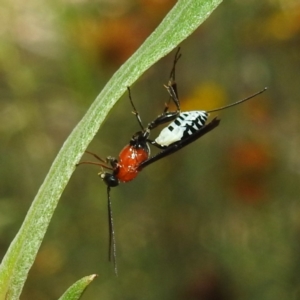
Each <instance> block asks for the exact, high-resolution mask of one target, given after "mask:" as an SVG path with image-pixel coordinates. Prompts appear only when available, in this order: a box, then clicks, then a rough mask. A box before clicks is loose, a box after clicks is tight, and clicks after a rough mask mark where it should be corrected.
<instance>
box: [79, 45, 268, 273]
mask: <svg viewBox="0 0 300 300" xmlns="http://www.w3.org/2000/svg"><path fill="white" fill-rule="evenodd" d="M180 57H181V54H180V48H178V50H177V52H176V54H175V58H174V61H173V67H172V70H171V73H170V77H169V78H170V79H169V81H168V84H167V85H165V88H166V89H167V91H168V94H169V102H170V100H171V101H173V102H174V104H175V106H176V110H175V111H169V102H168V103H167V104H165V108H164V110H163V112H162V114H161V115H159V116H157V117H156V118H155V119H154V120H153V121H151V122H150V123H149V124H148V125H147V126H146V127H144V126H143V124H142V120H141V117H140V115H139V113H138V111H137V109H136V108H135V105H134V103H133V101H132V97H131V91H130V88H129V87H128V88H127V89H128V95H129V100H130V103H131V106H132V108H133V114H134V115H135V117H136V120H137V122H138V124H139V126H140V128H141V130H140V131H137V132H136V133H135V134H134V135H133V136H132V137H131V139H130V141H129V143H128V144H127V145H126V146H125V147H124V148H123V149H122V150H121V152H120V154H119V157H118V159H117V158H115V157H111V156H108V157H107V158H106V159H102V158H101V157H99V156H98V155H97V154H94V153H92V152H90V151H85V152H86V153H87V154H90V155H92V156H93V157H94V158H95V159H97V160H98V161H97V162H96V161H82V162H79V163H78V164H77V166H78V165H81V164H92V165H97V166H100V167H101V169H102V171H101V172H100V173H99V176H100V178H101V179H102V180H103V181H104V183H105V184H106V186H107V199H108V204H107V208H108V228H109V254H108V258H109V261H113V264H114V271H115V274H116V275H117V262H116V241H115V232H114V226H113V215H112V205H111V198H110V190H111V188H112V187H116V186H118V185H119V184H120V183H121V182H124V183H126V182H129V181H131V180H133V179H134V178H135V177H136V176H137V175H138V173H139V172H140V171H141V170H142V169H144V168H145V167H147V166H149V165H151V164H152V163H154V162H156V161H158V160H160V159H162V158H164V157H166V156H168V155H170V154H172V153H175V152H177V151H178V150H180V149H182V148H183V147H185V146H187V145H189V144H190V143H192V142H194V141H196V140H197V139H199V138H200V137H202V136H203V135H205V134H206V133H208V132H210V131H211V130H213V129H214V128H216V127H217V126H218V125H219V123H220V120H219V119H218V118H216V117H215V118H214V119H213V120H212V121H210V122H209V123H207V124H206V122H207V119H208V115H209V113H212V112H216V111H220V110H223V109H226V108H229V107H232V106H235V105H237V104H240V103H242V102H244V101H247V100H249V99H251V98H253V97H255V96H257V95H259V94H261V93H263V92H264V91H265V90H266V89H267V88H264V89H263V90H261V91H259V92H258V93H255V94H253V95H251V96H249V97H247V98H245V99H242V100H240V101H237V102H234V103H232V104H229V105H226V106H223V107H220V108H216V109H212V110H209V111H186V112H181V109H180V101H179V98H178V92H177V84H176V82H175V67H176V64H177V62H178V60H179V58H180ZM170 122H171V123H170ZM166 123H170V124H169V125H167V126H166V127H165V128H163V129H162V131H161V132H160V134H159V135H158V137H157V138H156V139H155V140H151V139H150V133H151V130H153V129H154V128H156V127H158V126H160V125H163V124H166ZM150 146H155V147H157V148H159V149H160V150H161V151H160V152H158V153H157V154H156V155H154V156H150ZM103 169H106V170H109V171H110V172H107V171H104V170H103Z"/></svg>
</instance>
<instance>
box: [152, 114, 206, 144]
mask: <svg viewBox="0 0 300 300" xmlns="http://www.w3.org/2000/svg"><path fill="white" fill-rule="evenodd" d="M207 118H208V113H207V112H206V111H186V112H182V113H180V114H179V116H178V117H177V118H176V119H175V120H174V121H173V122H172V123H171V124H169V125H168V126H167V127H165V128H164V129H163V130H162V131H161V132H160V134H159V136H158V137H157V138H156V139H155V142H156V143H157V144H159V145H161V146H163V147H167V146H169V145H171V144H173V143H175V142H178V141H180V140H183V139H185V138H186V137H188V136H191V135H192V134H193V133H195V132H196V131H198V130H199V129H200V128H201V127H203V126H204V125H205V122H206V121H207Z"/></svg>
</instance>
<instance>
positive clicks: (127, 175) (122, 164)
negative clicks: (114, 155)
mask: <svg viewBox="0 0 300 300" xmlns="http://www.w3.org/2000/svg"><path fill="white" fill-rule="evenodd" d="M148 158H149V152H148V151H146V150H145V149H143V148H139V149H137V148H136V147H134V146H131V145H127V146H125V147H124V148H123V149H122V151H121V152H120V155H119V162H118V169H117V170H118V171H117V174H116V177H117V178H118V179H119V180H120V181H122V182H127V181H130V180H132V179H134V178H135V177H136V176H137V175H138V172H139V171H138V167H139V165H140V164H141V163H142V162H143V161H145V160H146V159H148Z"/></svg>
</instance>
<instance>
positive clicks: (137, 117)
mask: <svg viewBox="0 0 300 300" xmlns="http://www.w3.org/2000/svg"><path fill="white" fill-rule="evenodd" d="M127 90H128V96H129V100H130V103H131V106H132V108H133V114H134V115H135V117H136V119H137V121H138V123H139V125H140V126H141V128H142V130H143V131H145V128H144V126H143V123H142V120H141V117H140V115H139V113H138V111H137V109H136V108H135V106H134V104H133V101H132V98H131V91H130V87H129V86H128V87H127Z"/></svg>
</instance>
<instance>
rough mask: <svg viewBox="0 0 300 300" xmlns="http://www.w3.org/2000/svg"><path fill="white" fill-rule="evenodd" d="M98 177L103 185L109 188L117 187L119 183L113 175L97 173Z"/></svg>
mask: <svg viewBox="0 0 300 300" xmlns="http://www.w3.org/2000/svg"><path fill="white" fill-rule="evenodd" d="M99 176H100V178H101V179H102V180H103V181H104V183H105V184H106V185H108V186H109V187H115V186H118V185H119V183H120V182H119V179H118V178H116V176H115V175H114V174H111V173H106V172H103V173H99Z"/></svg>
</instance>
